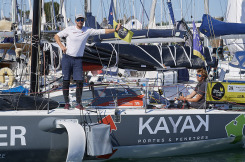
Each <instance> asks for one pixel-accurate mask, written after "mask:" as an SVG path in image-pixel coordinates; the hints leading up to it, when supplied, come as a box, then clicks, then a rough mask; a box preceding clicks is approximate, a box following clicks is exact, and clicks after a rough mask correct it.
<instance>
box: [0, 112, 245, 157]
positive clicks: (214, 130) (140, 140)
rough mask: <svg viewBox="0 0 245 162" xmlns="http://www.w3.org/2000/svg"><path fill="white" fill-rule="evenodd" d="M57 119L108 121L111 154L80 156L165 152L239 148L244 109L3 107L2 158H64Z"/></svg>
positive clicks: (64, 143)
mask: <svg viewBox="0 0 245 162" xmlns="http://www.w3.org/2000/svg"><path fill="white" fill-rule="evenodd" d="M85 116H86V117H85ZM58 119H77V120H78V122H79V123H81V124H82V123H84V121H85V120H86V122H88V123H90V122H91V123H101V122H103V123H104V124H110V126H111V136H110V137H111V142H112V146H113V153H112V154H108V155H102V156H93V157H91V156H84V159H113V158H146V157H164V156H174V155H187V154H196V153H204V152H212V151H219V150H224V149H232V148H239V147H242V146H243V126H244V124H245V117H244V114H243V113H242V112H227V111H222V110H212V111H205V110H184V109H180V110H169V109H163V110H144V109H140V110H134V109H124V110H119V113H116V115H115V110H111V109H110V110H108V109H107V110H106V109H103V110H90V111H83V112H82V111H79V110H64V109H54V110H50V111H49V112H48V111H8V112H1V113H0V123H1V125H0V137H1V138H0V154H1V156H0V158H1V161H19V160H20V159H21V160H22V161H26V160H30V159H32V160H33V159H35V161H44V160H52V161H65V159H66V154H67V150H68V134H67V131H66V129H65V128H56V127H55V126H54V125H53V124H54V122H53V121H55V120H58ZM44 121H45V122H44ZM49 121H51V122H49ZM43 123H46V125H45V124H44V125H43Z"/></svg>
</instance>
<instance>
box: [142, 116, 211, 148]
mask: <svg viewBox="0 0 245 162" xmlns="http://www.w3.org/2000/svg"><path fill="white" fill-rule="evenodd" d="M194 118H195V119H194ZM153 123H156V124H153ZM200 130H202V132H208V131H209V115H205V116H204V117H201V116H200V115H192V116H190V115H187V116H179V117H178V119H177V120H174V119H173V117H171V116H170V117H150V118H148V119H146V120H144V118H143V117H140V118H139V132H138V133H139V135H140V136H141V135H143V136H144V137H150V136H151V137H162V138H147V139H146V138H140V139H138V143H139V144H149V143H165V142H185V141H196V140H207V139H208V136H206V135H200V133H199V134H198V132H199V131H200ZM186 131H188V133H187V134H188V136H187V134H184V133H185V132H186ZM190 132H192V134H190ZM152 135H158V136H152ZM159 135H160V136H159ZM190 135H192V136H190Z"/></svg>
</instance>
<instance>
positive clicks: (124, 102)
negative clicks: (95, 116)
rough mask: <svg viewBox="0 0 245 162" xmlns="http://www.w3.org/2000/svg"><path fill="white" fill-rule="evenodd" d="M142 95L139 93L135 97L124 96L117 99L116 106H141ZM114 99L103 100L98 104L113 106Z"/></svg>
mask: <svg viewBox="0 0 245 162" xmlns="http://www.w3.org/2000/svg"><path fill="white" fill-rule="evenodd" d="M143 97H144V95H139V96H136V97H126V98H122V99H119V100H118V102H117V103H118V106H143V100H142V99H143ZM114 105H115V103H114V101H109V102H105V103H102V104H99V105H98V106H114Z"/></svg>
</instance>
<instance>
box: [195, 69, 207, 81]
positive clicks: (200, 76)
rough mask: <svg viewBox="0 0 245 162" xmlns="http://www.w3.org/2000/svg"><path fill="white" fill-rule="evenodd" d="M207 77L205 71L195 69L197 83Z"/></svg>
mask: <svg viewBox="0 0 245 162" xmlns="http://www.w3.org/2000/svg"><path fill="white" fill-rule="evenodd" d="M207 77H208V73H207V71H206V70H205V69H203V68H201V69H197V81H198V82H201V81H204V80H206V79H207Z"/></svg>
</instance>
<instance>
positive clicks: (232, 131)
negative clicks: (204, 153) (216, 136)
mask: <svg viewBox="0 0 245 162" xmlns="http://www.w3.org/2000/svg"><path fill="white" fill-rule="evenodd" d="M244 125H245V116H244V115H243V114H241V115H239V116H238V117H236V118H235V120H232V121H231V122H230V123H228V124H227V125H226V126H225V130H226V133H227V136H228V137H235V139H234V141H233V142H231V143H232V144H234V143H237V142H240V141H242V137H243V127H244Z"/></svg>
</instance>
